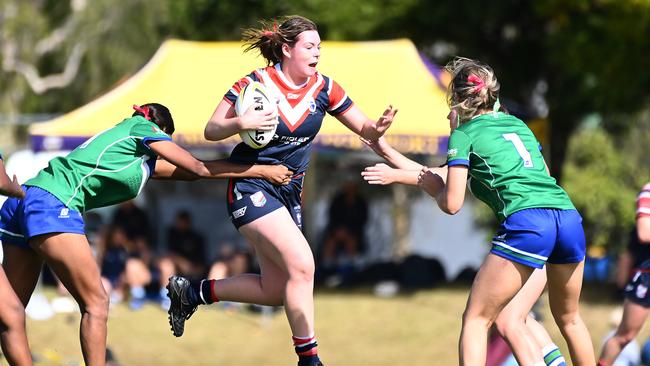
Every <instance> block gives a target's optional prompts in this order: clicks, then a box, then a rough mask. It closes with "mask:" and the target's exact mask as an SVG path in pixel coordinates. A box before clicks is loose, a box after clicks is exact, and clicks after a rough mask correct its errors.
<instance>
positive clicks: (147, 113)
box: [133, 104, 151, 121]
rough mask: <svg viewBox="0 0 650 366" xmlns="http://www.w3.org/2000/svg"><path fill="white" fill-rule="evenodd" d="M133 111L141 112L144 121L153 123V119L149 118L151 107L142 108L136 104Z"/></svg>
mask: <svg viewBox="0 0 650 366" xmlns="http://www.w3.org/2000/svg"><path fill="white" fill-rule="evenodd" d="M133 109H134V110H135V111H136V112H140V113H142V114H144V119H146V120H147V121H151V118H150V117H149V107H148V106H144V107H141V106H139V105H137V104H134V105H133Z"/></svg>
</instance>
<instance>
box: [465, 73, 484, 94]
mask: <svg viewBox="0 0 650 366" xmlns="http://www.w3.org/2000/svg"><path fill="white" fill-rule="evenodd" d="M467 82H468V83H471V84H474V85H475V86H474V89H472V93H474V94H478V93H479V92H480V91H481V90H483V88H485V81H483V79H481V78H480V77H478V76H476V75H474V74H472V75H470V76H469V77H468V78H467Z"/></svg>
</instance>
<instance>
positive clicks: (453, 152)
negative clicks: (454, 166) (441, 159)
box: [447, 149, 458, 158]
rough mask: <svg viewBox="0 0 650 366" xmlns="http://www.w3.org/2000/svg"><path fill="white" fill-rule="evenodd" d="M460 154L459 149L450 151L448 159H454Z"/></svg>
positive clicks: (448, 151)
mask: <svg viewBox="0 0 650 366" xmlns="http://www.w3.org/2000/svg"><path fill="white" fill-rule="evenodd" d="M457 154H458V149H449V150H447V157H450V158H453V157H454V156H456V155H457Z"/></svg>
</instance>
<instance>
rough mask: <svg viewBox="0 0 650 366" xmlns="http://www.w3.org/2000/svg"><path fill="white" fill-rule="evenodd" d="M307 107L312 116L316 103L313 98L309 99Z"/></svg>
mask: <svg viewBox="0 0 650 366" xmlns="http://www.w3.org/2000/svg"><path fill="white" fill-rule="evenodd" d="M307 103H308V105H309V113H311V114H314V113H316V101H315V100H314V98H309V101H308V102H307Z"/></svg>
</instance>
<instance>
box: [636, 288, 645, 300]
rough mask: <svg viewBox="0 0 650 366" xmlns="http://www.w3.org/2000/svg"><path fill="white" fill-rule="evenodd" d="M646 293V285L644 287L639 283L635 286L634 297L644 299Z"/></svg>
mask: <svg viewBox="0 0 650 366" xmlns="http://www.w3.org/2000/svg"><path fill="white" fill-rule="evenodd" d="M647 294H648V288H647V287H645V286H643V285H641V284H639V285H638V286H637V287H636V297H638V298H640V299H645V295H647Z"/></svg>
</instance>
